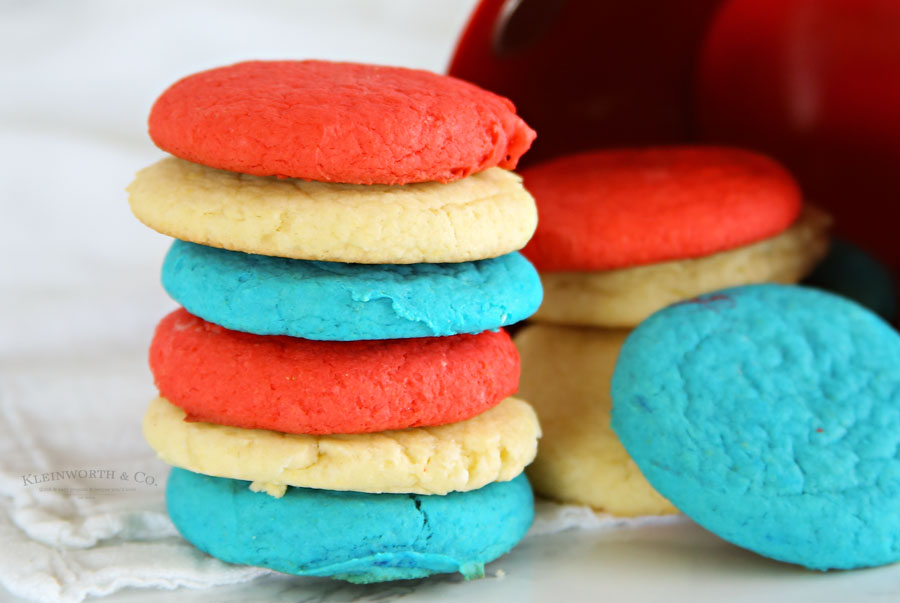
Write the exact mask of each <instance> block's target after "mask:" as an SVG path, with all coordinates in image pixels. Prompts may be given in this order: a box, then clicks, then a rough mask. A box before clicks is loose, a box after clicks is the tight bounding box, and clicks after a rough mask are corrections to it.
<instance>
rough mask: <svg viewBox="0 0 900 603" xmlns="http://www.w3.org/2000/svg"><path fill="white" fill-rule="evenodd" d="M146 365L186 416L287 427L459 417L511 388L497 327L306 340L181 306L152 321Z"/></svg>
mask: <svg viewBox="0 0 900 603" xmlns="http://www.w3.org/2000/svg"><path fill="white" fill-rule="evenodd" d="M150 370H151V371H152V372H153V377H154V380H155V382H156V386H157V388H158V389H159V391H160V393H161V395H162V396H164V397H166V398H168V399H169V400H170V401H171V402H172V403H173V404H175V405H176V406H179V407H181V408H182V409H184V411H185V412H186V413H187V415H188V419H189V420H191V421H205V422H209V423H218V424H222V425H233V426H236V427H245V428H248V429H272V430H275V431H281V432H286V433H311V434H327V433H364V432H373V431H383V430H385V429H405V428H407V427H419V426H426V427H428V426H432V425H441V424H444V423H454V422H457V421H462V420H465V419H468V418H469V417H472V416H474V415H477V414H479V413H481V412H484V411H485V410H487V409H488V408H491V407H493V406H496V405H497V404H499V403H500V401H501V400H503V398H505V397H507V396H510V395H512V394H513V393H515V391H516V386H517V384H518V381H519V355H518V353H517V352H516V348H515V346H514V345H513V343H512V341H511V340H510V338H509V336H508V335H507V334H506V333H505V332H504V331H485V332H483V333H480V334H478V335H453V336H450V337H425V338H419V339H385V340H376V341H311V340H308V339H299V338H296V337H285V336H275V335H271V336H264V335H253V334H250V333H241V332H238V331H229V330H228V329H225V328H223V327H220V326H218V325H215V324H212V323H209V322H206V321H204V320H202V319H201V318H198V317H196V316H193V315H191V314H189V313H188V312H187V311H186V310H184V309H180V310H176V311H174V312H172V313H171V314H169V315H168V316H166V317H165V318H163V319H162V321H160V323H159V326H157V328H156V333H155V334H154V337H153V341H152V343H151V344H150Z"/></svg>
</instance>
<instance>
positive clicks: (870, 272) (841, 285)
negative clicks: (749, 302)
mask: <svg viewBox="0 0 900 603" xmlns="http://www.w3.org/2000/svg"><path fill="white" fill-rule="evenodd" d="M805 282H806V284H808V285H812V286H813V287H821V288H822V289H827V290H828V291H832V292H834V293H839V294H841V295H843V296H844V297H849V298H850V299H852V300H854V301H856V302H857V303H860V304H862V305H864V306H865V307H867V308H869V309H870V310H872V311H873V312H875V313H877V314H879V315H880V316H881V317H882V318H884V319H885V320H894V317H896V315H897V294H896V290H895V287H894V277H893V275H891V271H890V270H889V269H888V267H887V266H885V265H884V264H882V263H881V262H879V261H878V260H876V259H875V258H873V257H872V256H870V255H869V254H867V253H866V252H865V251H863V250H862V249H860V248H859V247H856V246H855V245H852V244H851V243H848V242H847V241H842V240H840V239H835V240H834V241H832V242H831V248H830V249H829V250H828V255H827V256H825V259H824V260H822V263H821V264H819V265H818V266H817V267H816V269H815V270H814V271H813V273H812V274H810V275H809V277H807V279H806V281H805Z"/></svg>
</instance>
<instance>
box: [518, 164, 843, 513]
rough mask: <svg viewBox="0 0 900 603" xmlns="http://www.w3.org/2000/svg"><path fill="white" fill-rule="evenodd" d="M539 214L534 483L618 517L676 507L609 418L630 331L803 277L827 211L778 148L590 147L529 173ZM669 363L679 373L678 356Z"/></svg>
mask: <svg viewBox="0 0 900 603" xmlns="http://www.w3.org/2000/svg"><path fill="white" fill-rule="evenodd" d="M523 176H524V178H525V185H526V187H527V188H528V189H529V191H530V192H531V193H532V194H533V195H534V196H535V199H536V201H537V204H538V208H539V212H540V216H541V221H540V225H539V226H538V229H537V232H536V233H535V236H534V238H533V239H532V240H531V242H530V243H529V244H528V246H527V247H526V248H525V249H524V250H523V252H524V253H525V255H526V256H527V257H528V258H529V259H530V260H531V261H532V262H534V264H535V265H536V266H537V268H538V270H539V271H540V273H541V279H542V281H543V284H544V290H545V299H544V303H543V305H542V306H541V308H540V310H539V311H538V312H537V314H536V315H535V317H534V321H535V323H536V324H533V325H531V326H528V327H526V328H525V329H524V330H522V331H521V332H520V333H519V334H518V335H517V337H516V345H517V346H518V348H519V351H520V353H521V354H522V367H523V376H522V383H521V387H520V390H519V392H520V394H521V395H522V396H524V397H526V398H527V399H528V400H529V401H530V402H531V403H532V404H534V406H535V409H536V410H537V412H538V416H539V417H540V420H541V425H542V427H543V430H544V437H543V439H542V440H541V450H540V454H539V455H538V458H537V459H536V460H535V463H534V464H533V465H532V466H531V467H530V468H529V477H530V478H531V480H532V483H533V484H534V487H535V490H536V491H537V492H538V493H540V494H543V495H545V496H547V497H549V498H552V499H556V500H559V501H563V502H570V503H577V504H584V505H590V506H592V507H594V508H596V509H598V510H602V511H606V512H609V513H612V514H615V515H622V516H634V515H649V514H665V513H673V512H675V511H676V509H675V508H674V507H673V506H672V505H671V504H670V503H669V502H668V501H667V500H666V499H665V498H663V497H662V496H660V495H659V494H658V493H657V492H656V491H655V490H654V489H653V488H652V487H651V486H650V484H648V483H647V481H646V480H645V479H644V476H643V475H642V473H641V471H640V470H639V469H638V467H637V466H636V465H635V464H634V462H633V461H632V460H631V458H630V457H629V455H628V454H627V453H626V451H625V449H624V448H623V447H622V445H621V444H620V442H619V440H618V439H617V437H616V435H615V433H613V431H612V430H611V428H610V408H611V400H610V380H611V378H612V375H613V369H614V368H615V366H616V360H617V357H618V355H619V349H620V347H621V346H622V343H623V342H624V341H625V338H626V337H627V336H628V334H629V333H630V332H631V330H632V329H633V328H634V327H636V326H637V325H638V324H639V323H641V322H642V321H643V320H644V319H646V318H647V317H648V316H650V315H651V314H653V313H654V312H656V311H657V310H660V309H662V308H664V307H666V306H668V305H670V304H674V303H678V302H682V301H685V300H688V299H691V298H693V297H695V296H697V295H700V294H703V293H707V292H710V291H716V290H719V289H723V288H726V287H734V286H739V285H745V284H749V283H762V282H778V283H796V282H798V281H799V280H800V279H802V278H803V277H804V276H805V275H807V274H808V273H809V272H810V271H811V270H812V269H813V268H814V266H815V264H816V263H817V262H818V261H819V260H820V259H821V258H822V256H823V255H824V254H825V253H826V251H827V247H828V228H829V225H830V219H829V218H828V217H827V216H826V215H824V214H823V213H822V212H820V211H818V210H816V209H815V208H813V207H809V206H805V207H804V205H803V203H802V199H801V195H800V191H799V189H798V187H797V185H796V184H795V182H794V180H793V179H792V178H791V176H790V175H789V174H788V173H787V172H786V171H785V170H784V169H783V168H781V167H780V166H779V165H777V164H776V163H774V162H773V161H771V160H770V159H768V158H766V157H763V156H760V155H758V154H754V153H751V152H747V151H741V150H737V149H730V148H716V147H696V148H691V147H681V148H656V149H643V150H615V151H595V152H588V153H583V154H579V155H574V156H569V157H564V158H560V159H556V160H553V161H550V162H548V163H544V164H541V165H538V166H535V167H533V168H530V169H529V170H526V171H525V172H524V173H523ZM669 370H672V371H676V370H677V366H676V367H670V369H669Z"/></svg>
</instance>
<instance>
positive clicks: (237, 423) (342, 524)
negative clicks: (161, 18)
mask: <svg viewBox="0 0 900 603" xmlns="http://www.w3.org/2000/svg"><path fill="white" fill-rule="evenodd" d="M150 135H151V137H152V138H153V140H154V141H155V142H156V144H157V145H158V146H160V147H161V148H162V149H163V150H166V151H168V152H170V153H172V154H173V155H174V157H169V158H167V159H163V160H162V161H160V162H158V163H156V164H155V165H152V166H150V167H148V168H146V169H144V170H142V171H141V172H140V173H139V174H138V175H137V178H136V179H135V181H134V182H133V183H132V185H131V186H130V187H129V192H130V202H131V207H132V210H133V212H134V213H135V215H136V216H137V217H138V218H139V219H140V220H141V221H142V222H144V223H145V224H147V225H148V226H150V227H151V228H154V229H155V230H157V231H159V232H162V233H164V234H167V235H170V236H173V237H175V238H176V239H178V240H176V241H175V243H174V244H173V246H172V248H171V250H170V252H169V254H168V256H167V257H166V260H165V263H164V266H163V285H164V286H165V288H166V290H167V291H168V292H169V293H170V295H172V297H173V298H174V299H175V300H176V301H178V302H179V303H180V304H181V305H182V306H183V308H182V309H179V310H177V311H175V312H173V313H172V314H170V315H169V316H167V317H166V318H164V319H163V320H162V322H161V323H160V324H159V327H158V328H157V331H156V334H155V337H154V339H153V342H152V344H151V350H150V365H151V369H152V371H153V375H154V379H155V381H156V385H157V387H158V389H159V391H160V397H158V398H157V399H155V400H154V401H153V402H152V403H151V405H150V408H149V410H148V411H147V414H146V416H145V419H144V434H145V437H146V438H147V440H148V442H149V443H150V445H151V446H152V447H153V448H154V449H155V450H156V451H157V453H158V454H159V456H160V458H162V459H163V460H164V461H166V462H167V463H169V464H171V465H174V466H175V467H176V468H175V469H173V470H172V474H171V476H170V478H169V483H168V487H167V502H168V507H169V513H170V515H171V517H172V519H173V521H174V522H175V525H176V526H177V527H178V529H179V531H180V532H181V533H182V534H183V535H184V536H185V538H187V539H188V540H190V541H191V542H193V543H194V544H195V545H196V546H197V547H199V548H200V549H202V550H204V551H207V552H209V553H210V554H212V555H214V556H216V557H219V558H221V559H224V560H226V561H230V562H235V563H247V564H251V565H260V566H265V567H270V568H273V569H276V570H279V571H283V572H289V573H294V574H301V575H317V576H332V577H336V578H341V579H345V580H350V581H354V582H374V581H381V580H392V579H404V578H416V577H421V576H425V575H429V574H433V573H441V572H460V573H462V574H463V575H465V576H466V577H467V578H468V577H474V576H479V575H481V574H482V573H483V571H484V569H483V567H484V563H485V562H487V561H490V560H492V559H494V558H496V557H498V556H499V555H501V554H503V553H505V552H506V551H508V550H509V549H510V548H512V547H513V546H514V545H515V544H516V542H518V540H519V539H521V537H522V536H523V535H524V533H525V531H526V530H527V528H528V526H529V525H530V523H531V520H532V517H533V513H534V511H533V500H532V496H531V489H530V486H529V484H528V481H527V480H526V479H525V477H524V475H522V471H523V469H524V468H525V466H526V465H527V464H528V463H529V462H531V460H532V459H533V458H534V455H535V452H536V447H537V438H538V437H539V436H540V428H539V426H538V423H537V419H536V416H535V414H534V412H533V411H532V409H531V407H530V406H528V404H526V403H525V402H522V401H520V400H517V399H515V398H512V397H510V396H511V395H512V394H513V393H515V392H516V390H517V388H518V380H519V372H520V366H519V357H518V354H517V352H516V349H515V347H514V346H513V344H512V342H511V340H510V338H509V336H508V335H507V334H506V333H505V332H504V331H503V330H502V328H501V327H503V326H505V325H509V324H512V323H515V322H517V321H520V320H522V319H524V318H526V317H527V316H529V315H530V314H531V313H533V312H534V311H535V309H536V308H537V307H538V305H539V304H540V301H541V286H540V280H539V278H538V275H537V272H536V271H535V269H534V268H533V267H532V266H531V264H530V263H529V262H528V261H527V260H525V258H524V257H523V256H522V255H520V254H519V253H517V252H516V250H517V249H520V248H521V247H523V246H524V245H525V244H526V242H527V241H528V239H529V237H530V236H531V235H532V233H533V231H534V229H535V225H536V211H535V206H534V202H533V200H532V198H531V196H530V195H529V194H528V193H527V192H526V191H525V189H524V188H523V186H522V182H521V179H520V178H519V177H518V176H517V175H515V174H514V173H512V172H511V171H508V170H509V169H511V168H513V167H515V164H516V162H517V161H518V159H519V157H520V155H521V154H522V153H524V152H525V151H526V150H527V149H528V147H529V146H530V144H531V141H532V140H533V138H534V132H533V131H531V130H530V129H529V128H528V126H527V125H525V123H524V122H523V121H522V120H521V119H520V118H519V117H517V116H516V114H515V111H514V108H513V106H512V105H511V103H509V102H508V101H507V100H505V99H503V98H500V97H498V96H496V95H493V94H491V93H488V92H486V91H484V90H481V89H479V88H477V87H475V86H472V85H470V84H467V83H465V82H462V81H459V80H456V79H453V78H449V77H443V76H438V75H435V74H432V73H428V72H423V71H415V70H409V69H401V68H389V67H375V66H368V65H359V64H350V63H330V62H321V61H281V62H248V63H241V64H237V65H232V66H229V67H225V68H220V69H214V70H211V71H207V72H203V73H199V74H196V75H193V76H190V77H188V78H185V79H183V80H181V81H179V82H177V83H176V84H174V85H173V86H172V87H171V88H169V89H168V90H167V91H166V92H165V93H164V94H163V95H162V96H161V97H160V98H159V100H158V101H157V102H156V104H155V105H154V107H153V110H152V112H151V115H150Z"/></svg>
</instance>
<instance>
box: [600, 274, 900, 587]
mask: <svg viewBox="0 0 900 603" xmlns="http://www.w3.org/2000/svg"><path fill="white" fill-rule="evenodd" d="M898 367H900V338H898V336H897V333H895V332H894V331H893V330H892V329H891V328H890V327H889V326H888V325H887V324H886V323H885V322H884V321H882V320H881V319H880V318H879V317H877V316H876V315H875V314H873V313H871V312H869V311H868V310H866V309H864V308H862V307H861V306H858V305H856V304H855V303H853V302H850V301H848V300H846V299H844V298H841V297H838V296H836V295H832V294H830V293H825V292H823V291H819V290H816V289H807V288H804V287H789V286H782V285H756V286H748V287H739V288H735V289H728V290H724V291H719V292H716V293H711V294H709V295H705V296H702V297H700V298H697V299H695V300H692V301H689V302H685V303H681V304H677V305H674V306H670V307H669V308H666V309H665V310H662V311H661V312H658V313H656V314H654V315H653V316H651V317H650V318H649V319H647V320H646V321H645V322H644V323H642V324H641V325H640V326H639V327H638V328H637V329H636V330H635V331H634V332H633V333H632V334H631V335H630V336H629V337H628V339H627V341H626V342H625V345H624V346H623V347H622V350H621V352H620V355H619V359H618V362H617V365H616V370H615V374H614V376H613V380H612V398H613V410H612V427H613V429H614V430H615V432H616V434H617V435H618V436H619V438H620V440H621V441H622V443H623V444H624V445H625V448H626V450H627V451H628V453H629V454H630V455H631V456H632V458H633V459H634V460H635V462H636V463H637V464H638V466H639V467H640V469H641V471H642V472H643V474H644V476H645V477H646V478H647V479H648V480H649V482H650V483H651V484H652V485H653V487H654V488H656V489H657V490H658V491H659V492H660V493H661V494H662V495H663V496H665V497H666V498H667V499H669V500H670V501H672V503H673V504H674V505H675V506H676V507H678V508H679V509H681V510H682V511H683V512H684V513H686V514H687V515H689V516H690V517H691V518H692V519H694V520H695V521H696V522H697V523H699V524H700V525H702V526H703V527H705V528H707V529H708V530H710V531H712V532H714V533H716V534H718V535H719V536H721V537H722V538H724V539H725V540H728V541H730V542H733V543H734V544H737V545H738V546H742V547H744V548H748V549H751V550H753V551H755V552H757V553H759V554H761V555H765V556H767V557H772V558H774V559H779V560H782V561H788V562H791V563H797V564H800V565H804V566H807V567H810V568H814V569H821V570H825V569H829V568H854V567H866V566H873V565H881V564H885V563H890V562H893V561H897V560H898V559H900V369H898Z"/></svg>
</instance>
